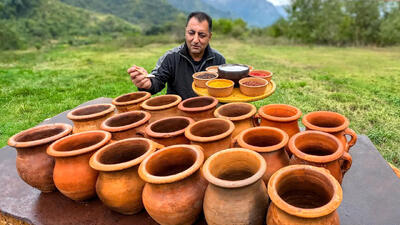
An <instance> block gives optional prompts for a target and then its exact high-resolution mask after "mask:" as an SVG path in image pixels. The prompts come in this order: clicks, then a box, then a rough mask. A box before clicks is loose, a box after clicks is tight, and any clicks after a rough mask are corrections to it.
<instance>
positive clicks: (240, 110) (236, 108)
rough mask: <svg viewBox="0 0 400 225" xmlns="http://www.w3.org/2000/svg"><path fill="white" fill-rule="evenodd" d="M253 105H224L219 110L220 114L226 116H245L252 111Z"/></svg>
mask: <svg viewBox="0 0 400 225" xmlns="http://www.w3.org/2000/svg"><path fill="white" fill-rule="evenodd" d="M251 110H252V107H251V106H250V105H242V104H240V105H238V104H231V105H226V106H224V107H222V108H221V109H220V110H219V114H220V115H221V116H225V117H238V116H243V115H246V114H248V113H250V112H251Z"/></svg>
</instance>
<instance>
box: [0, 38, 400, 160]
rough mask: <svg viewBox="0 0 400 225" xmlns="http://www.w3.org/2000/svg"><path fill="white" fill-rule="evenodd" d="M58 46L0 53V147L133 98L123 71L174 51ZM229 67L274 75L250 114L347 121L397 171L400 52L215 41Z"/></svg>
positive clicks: (157, 47) (150, 47)
mask: <svg viewBox="0 0 400 225" xmlns="http://www.w3.org/2000/svg"><path fill="white" fill-rule="evenodd" d="M116 46H118V45H104V44H101V45H91V46H81V47H68V46H57V47H52V48H44V49H41V50H27V51H7V52H1V53H0V87H1V91H0V104H1V107H0V114H1V117H0V146H3V145H6V142H7V139H8V138H9V137H10V136H11V135H13V134H15V133H17V132H19V131H21V130H24V129H27V128H30V127H32V126H34V125H36V124H38V123H39V122H41V121H42V120H44V119H46V118H49V117H52V116H54V115H56V114H58V113H61V112H63V111H65V110H68V109H71V108H73V107H75V106H77V105H79V104H81V103H83V102H86V101H88V100H91V99H94V98H97V97H102V96H104V97H110V98H113V97H116V96H119V95H121V94H124V93H128V92H132V91H135V90H136V88H135V87H134V86H133V85H132V84H131V82H130V80H129V77H128V75H127V74H126V69H127V68H128V67H129V66H130V65H132V64H137V65H141V66H144V67H145V68H146V69H147V70H148V71H149V70H151V69H152V68H153V66H154V64H155V62H156V60H157V59H158V57H159V56H160V55H162V54H163V53H164V52H165V51H166V50H168V49H170V48H172V47H174V46H176V44H163V45H161V44H151V45H147V46H144V47H132V46H128V47H127V46H124V47H116ZM212 46H213V47H215V48H217V49H218V50H219V51H220V52H221V53H223V54H224V55H225V57H226V58H227V61H228V62H232V63H245V64H250V65H252V66H254V67H255V68H258V69H268V70H271V71H273V72H274V77H273V79H274V80H275V82H276V83H277V90H276V92H275V93H274V94H273V95H272V96H270V97H268V98H267V99H264V100H260V101H257V102H254V104H255V105H256V106H258V107H259V106H261V105H265V104H270V103H285V104H290V105H294V106H296V107H298V108H300V109H301V110H302V112H303V115H304V114H306V113H308V112H311V111H316V110H331V111H335V112H338V113H341V114H343V115H345V116H346V117H348V118H349V120H350V122H351V124H350V127H351V128H352V129H354V130H355V131H356V132H357V133H358V134H366V135H368V137H369V138H370V139H371V140H372V142H373V143H374V144H375V146H376V147H377V148H378V150H379V151H380V152H381V154H382V155H383V156H384V158H385V159H386V160H388V161H389V162H392V163H394V164H395V165H397V166H400V149H399V146H400V138H398V137H399V136H400V63H399V62H400V48H399V47H393V48H336V47H308V46H294V45H260V44H257V45H256V44H254V43H251V42H250V41H238V40H233V39H228V40H223V39H222V38H217V40H214V41H213V42H212Z"/></svg>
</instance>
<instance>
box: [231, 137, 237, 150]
mask: <svg viewBox="0 0 400 225" xmlns="http://www.w3.org/2000/svg"><path fill="white" fill-rule="evenodd" d="M238 136H239V135H236V137H234V138H232V140H231V148H235V146H236V144H237V139H238V138H237V137H238Z"/></svg>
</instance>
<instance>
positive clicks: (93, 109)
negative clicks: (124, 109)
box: [67, 104, 115, 133]
mask: <svg viewBox="0 0 400 225" xmlns="http://www.w3.org/2000/svg"><path fill="white" fill-rule="evenodd" d="M114 110H115V106H114V105H112V104H94V105H88V106H83V107H80V108H77V109H74V110H72V111H70V112H69V113H68V114H67V117H68V119H70V120H72V122H73V123H74V127H73V129H72V133H80V132H84V131H90V130H100V125H101V123H102V122H103V121H104V120H106V119H107V118H109V117H111V116H112V115H113V114H114Z"/></svg>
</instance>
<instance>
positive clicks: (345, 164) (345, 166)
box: [340, 152, 353, 176]
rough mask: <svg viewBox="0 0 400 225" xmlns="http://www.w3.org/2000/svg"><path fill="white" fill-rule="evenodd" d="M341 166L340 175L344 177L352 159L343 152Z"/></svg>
mask: <svg viewBox="0 0 400 225" xmlns="http://www.w3.org/2000/svg"><path fill="white" fill-rule="evenodd" d="M341 159H342V160H343V161H342V165H341V166H340V168H341V170H342V175H343V176H344V174H345V173H346V172H347V171H348V170H349V169H350V167H351V164H352V163H353V158H352V157H351V155H350V154H349V153H347V152H344V154H343V156H342V158H341Z"/></svg>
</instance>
